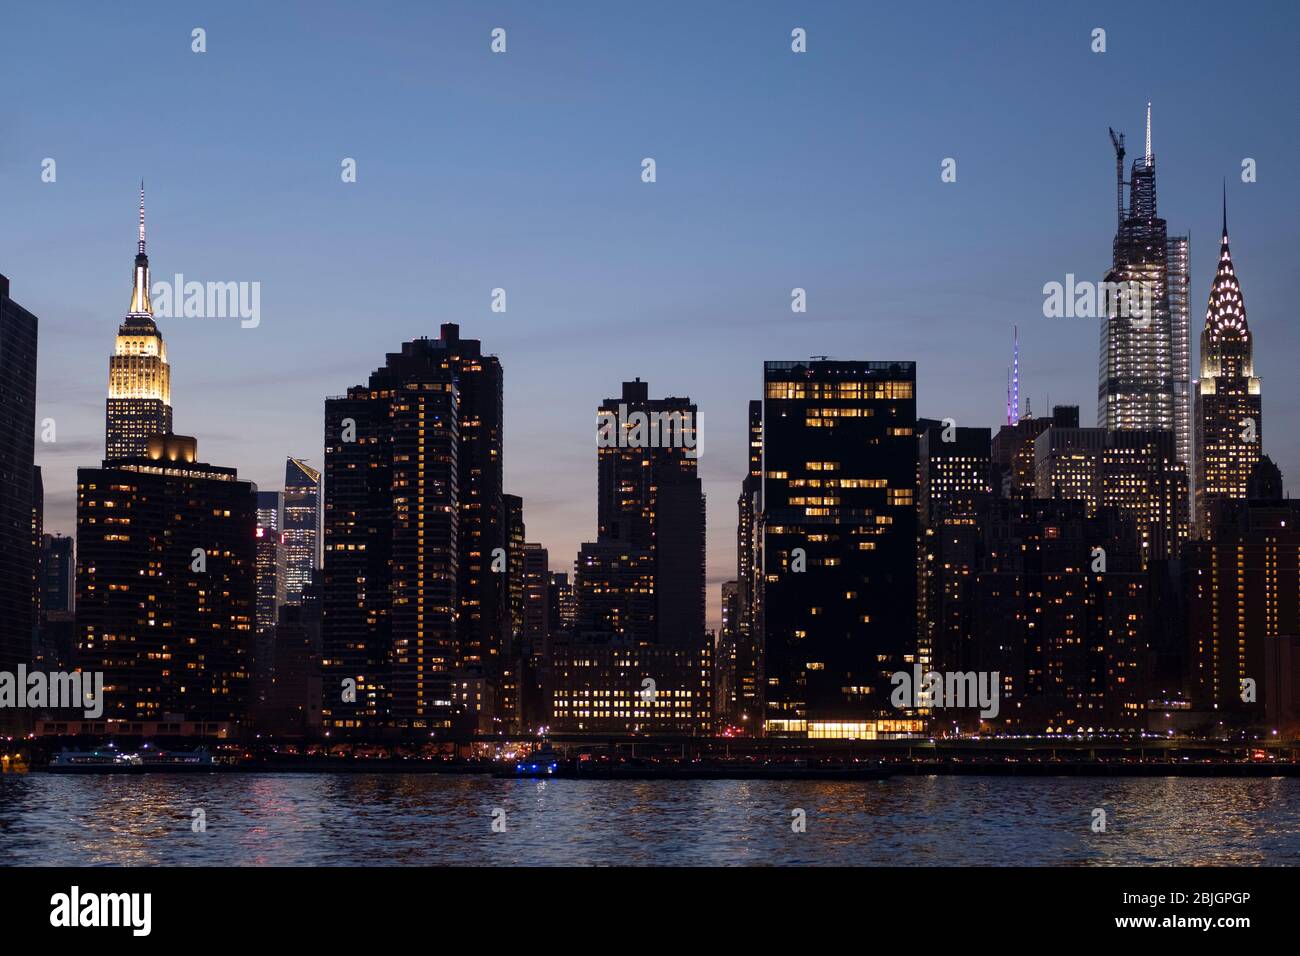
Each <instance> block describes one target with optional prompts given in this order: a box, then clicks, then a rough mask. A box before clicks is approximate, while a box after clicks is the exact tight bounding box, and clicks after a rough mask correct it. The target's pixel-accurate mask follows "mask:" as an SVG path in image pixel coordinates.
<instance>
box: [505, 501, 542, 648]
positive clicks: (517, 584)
mask: <svg viewBox="0 0 1300 956" xmlns="http://www.w3.org/2000/svg"><path fill="white" fill-rule="evenodd" d="M501 500H502V504H503V507H504V509H505V522H504V527H505V532H506V540H505V549H506V562H505V569H506V570H505V578H506V590H505V594H506V602H507V604H506V606H507V609H508V613H507V617H508V618H509V621H510V639H511V643H512V645H513V644H514V643H515V642H518V641H519V640H520V638H521V636H522V635H523V632H524V577H525V568H526V564H525V561H524V557H525V550H526V549H527V548H528V547H530V545H528V544H527V543H526V541H525V539H526V538H527V531H526V530H525V527H524V499H523V498H520V497H519V496H518V495H502V496H501ZM531 547H540V545H532V546H531Z"/></svg>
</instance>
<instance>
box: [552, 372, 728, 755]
mask: <svg viewBox="0 0 1300 956" xmlns="http://www.w3.org/2000/svg"><path fill="white" fill-rule="evenodd" d="M597 420H598V423H599V426H598V431H597V481H596V484H597V507H596V514H597V521H598V535H597V540H596V541H594V542H586V543H584V544H583V545H582V547H581V549H580V551H579V554H578V560H577V563H576V566H575V570H576V574H575V585H574V590H575V592H576V594H577V600H578V609H577V621H576V623H575V625H574V633H573V634H571V635H567V636H566V639H565V640H562V641H561V640H557V641H556V642H555V643H554V644H553V660H552V667H551V669H550V673H551V679H550V689H549V695H550V700H551V710H552V717H553V721H554V726H555V727H556V729H563V730H578V731H610V732H627V731H663V732H674V733H707V732H709V731H710V730H711V727H712V714H713V700H712V691H711V689H710V688H711V686H712V680H713V673H712V669H713V668H712V647H711V646H710V644H709V639H708V635H707V634H706V631H705V623H704V508H705V503H704V493H703V491H702V488H701V485H700V476H699V471H698V464H699V462H698V457H697V453H698V448H699V441H698V439H699V431H698V429H699V418H698V410H697V409H696V407H695V405H694V404H693V403H692V402H691V400H690V399H689V398H685V397H678V398H672V397H670V398H662V399H651V398H650V397H649V386H648V385H647V383H645V382H643V381H641V380H640V379H637V380H635V381H632V382H624V383H623V389H622V392H621V394H620V396H619V397H618V398H608V399H606V400H605V401H604V402H602V403H601V405H600V407H599V408H598V409H597ZM647 688H651V690H649V691H647Z"/></svg>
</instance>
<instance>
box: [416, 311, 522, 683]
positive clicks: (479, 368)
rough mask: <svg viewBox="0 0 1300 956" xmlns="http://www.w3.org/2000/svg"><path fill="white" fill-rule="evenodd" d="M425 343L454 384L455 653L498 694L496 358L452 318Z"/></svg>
mask: <svg viewBox="0 0 1300 956" xmlns="http://www.w3.org/2000/svg"><path fill="white" fill-rule="evenodd" d="M428 347H429V348H430V349H431V350H433V352H434V353H436V355H437V357H438V358H439V361H440V364H441V366H442V367H443V368H445V369H447V370H448V371H449V372H450V373H451V375H452V377H453V379H454V381H455V383H456V394H457V425H458V431H457V450H456V459H457V481H458V482H459V487H458V499H457V500H458V508H459V510H460V515H459V518H458V522H457V529H458V534H459V535H460V545H459V568H458V575H459V577H458V582H457V587H458V589H459V596H458V604H459V607H458V609H457V625H456V635H457V637H456V639H457V642H458V644H459V649H458V654H459V657H460V661H461V666H462V667H463V668H466V669H468V670H477V671H479V672H480V673H482V674H483V675H484V677H485V678H486V679H487V681H488V684H489V685H490V686H492V687H493V688H494V689H496V690H497V691H499V690H500V686H499V685H500V681H501V679H502V676H503V674H502V672H503V669H504V668H505V662H504V658H505V653H506V650H507V646H508V643H509V641H510V631H511V622H510V608H509V600H508V593H507V591H508V582H507V580H506V576H505V575H502V574H496V573H493V571H492V552H493V551H494V550H495V549H496V548H504V547H506V532H505V505H504V502H503V500H502V495H503V489H502V485H503V482H504V471H503V462H504V448H505V446H504V442H505V416H504V411H503V409H504V404H503V395H504V392H503V388H504V385H503V382H504V377H503V372H502V369H501V362H500V361H499V360H498V359H497V357H496V356H495V355H485V354H483V347H482V344H481V343H480V342H479V340H478V339H462V338H461V337H460V326H458V325H456V324H454V323H451V322H446V323H443V325H442V327H441V329H440V333H439V337H438V338H437V339H436V340H433V341H430V342H429V343H428Z"/></svg>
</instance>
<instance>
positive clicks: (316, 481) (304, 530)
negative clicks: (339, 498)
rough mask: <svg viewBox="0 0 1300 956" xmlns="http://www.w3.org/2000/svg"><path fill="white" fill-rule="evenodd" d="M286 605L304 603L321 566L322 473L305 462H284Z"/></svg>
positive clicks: (292, 459)
mask: <svg viewBox="0 0 1300 956" xmlns="http://www.w3.org/2000/svg"><path fill="white" fill-rule="evenodd" d="M283 531H284V533H283V535H282V537H283V540H284V603H286V604H301V603H302V601H303V596H302V592H303V590H304V589H306V587H307V586H308V585H309V584H311V582H312V576H313V574H314V573H315V571H316V569H317V568H319V567H320V555H319V553H318V549H319V533H320V472H319V471H317V470H316V469H315V468H312V467H311V466H310V465H308V464H307V463H306V462H305V461H302V460H300V459H298V458H289V459H287V460H286V461H285V463H284V529H283Z"/></svg>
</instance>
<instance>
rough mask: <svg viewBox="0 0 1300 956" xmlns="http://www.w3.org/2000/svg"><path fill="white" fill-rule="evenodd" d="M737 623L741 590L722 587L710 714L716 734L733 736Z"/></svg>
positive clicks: (727, 583) (732, 585) (730, 584)
mask: <svg viewBox="0 0 1300 956" xmlns="http://www.w3.org/2000/svg"><path fill="white" fill-rule="evenodd" d="M739 620H740V587H739V586H738V585H737V583H736V582H735V581H724V582H723V584H722V627H720V628H719V629H718V632H717V634H716V635H715V637H714V642H713V714H714V722H715V724H716V726H717V730H718V732H719V733H723V734H727V733H734V732H735V731H733V730H731V728H732V727H734V726H735V725H736V723H737V720H738V718H737V713H736V712H737V706H736V705H737V694H736V661H737V648H736V643H737V638H738V637H739V629H738V627H737V625H738V624H739Z"/></svg>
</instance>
